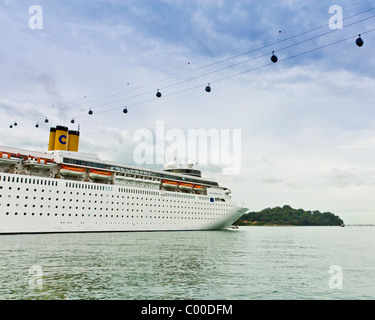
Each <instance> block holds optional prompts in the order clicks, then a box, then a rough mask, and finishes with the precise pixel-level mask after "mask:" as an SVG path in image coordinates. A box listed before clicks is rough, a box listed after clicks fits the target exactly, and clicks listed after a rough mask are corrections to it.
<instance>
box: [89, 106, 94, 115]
mask: <svg viewBox="0 0 375 320" xmlns="http://www.w3.org/2000/svg"><path fill="white" fill-rule="evenodd" d="M93 113H94V112H93V111H92V110H91V108H90V109H89V115H90V116H91V115H92V114H93Z"/></svg>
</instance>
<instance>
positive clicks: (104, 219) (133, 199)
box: [0, 173, 246, 234]
mask: <svg viewBox="0 0 375 320" xmlns="http://www.w3.org/2000/svg"><path fill="white" fill-rule="evenodd" d="M245 211H246V209H245V208H240V207H238V206H236V205H235V203H234V202H233V201H232V200H231V198H230V197H227V198H226V199H225V202H222V201H215V199H214V198H212V197H210V196H205V195H198V194H189V193H176V192H169V191H166V190H165V191H163V190H159V189H158V188H156V187H155V186H153V185H147V184H143V185H138V186H137V185H136V184H131V183H129V184H104V183H93V182H82V181H72V180H65V179H52V178H49V177H39V176H30V175H20V174H13V173H9V174H8V173H0V234H19V233H60V232H127V231H178V230H213V229H224V228H228V227H229V226H230V225H232V223H233V222H234V221H236V220H237V219H238V218H239V217H240V216H242V215H243V214H244V213H245Z"/></svg>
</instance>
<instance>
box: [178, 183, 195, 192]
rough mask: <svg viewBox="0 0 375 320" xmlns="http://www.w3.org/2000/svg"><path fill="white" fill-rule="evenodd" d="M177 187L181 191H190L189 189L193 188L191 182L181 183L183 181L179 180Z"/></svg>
mask: <svg viewBox="0 0 375 320" xmlns="http://www.w3.org/2000/svg"><path fill="white" fill-rule="evenodd" d="M178 187H179V189H180V190H182V191H191V190H193V187H194V186H193V185H192V184H190V183H183V182H181V183H180V184H179V186H178Z"/></svg>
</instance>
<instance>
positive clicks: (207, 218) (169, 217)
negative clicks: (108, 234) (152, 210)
mask: <svg viewBox="0 0 375 320" xmlns="http://www.w3.org/2000/svg"><path fill="white" fill-rule="evenodd" d="M137 211H138V210H137ZM158 213H160V211H159V212H158ZM162 213H164V211H163V212H162ZM166 213H168V212H166ZM5 214H6V215H7V216H9V215H10V213H9V212H6V213H5ZM14 215H15V216H17V215H18V212H15V213H14ZM26 215H28V214H27V213H26V212H24V213H23V216H26ZM29 215H31V216H48V217H49V216H55V217H57V216H58V214H57V213H55V214H51V213H49V212H48V213H44V214H43V213H35V212H32V213H31V214H29ZM61 216H62V217H64V216H67V217H72V216H73V217H84V216H85V215H84V214H82V215H81V214H78V213H75V214H71V213H69V214H64V213H62V214H61ZM87 216H88V217H90V216H92V217H94V218H96V217H98V218H102V217H105V218H109V217H110V218H125V217H126V218H141V219H143V218H148V219H152V218H158V219H196V220H218V219H219V218H211V217H204V218H203V217H191V216H166V217H165V216H152V215H150V216H134V215H127V216H124V215H121V216H120V215H113V214H112V215H108V214H106V215H103V214H99V215H97V214H88V215H87Z"/></svg>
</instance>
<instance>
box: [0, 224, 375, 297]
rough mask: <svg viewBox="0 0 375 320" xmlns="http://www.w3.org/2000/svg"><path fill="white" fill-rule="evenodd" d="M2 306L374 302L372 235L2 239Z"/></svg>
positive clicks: (263, 232)
mask: <svg viewBox="0 0 375 320" xmlns="http://www.w3.org/2000/svg"><path fill="white" fill-rule="evenodd" d="M0 272H1V273H0V299H3V300H4V299H6V300H7V299H9V300H20V299H49V300H51V299H52V300H53V299H105V300H109V299H121V300H167V299H168V300H174V299H178V300H182V299H183V300H187V299H189V300H191V299H193V300H206V299H210V300H211V299H214V300H255V299H257V300H268V299H277V300H279V299H280V300H281V299H293V300H294V299H303V300H306V299H309V300H311V299H314V300H315V299H324V300H325V299H375V227H371V226H368V227H363V226H362V227H360V226H347V227H345V228H342V227H240V228H239V229H238V230H224V231H194V232H136V233H85V234H44V235H43V234H42V235H38V234H35V235H9V236H0Z"/></svg>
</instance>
